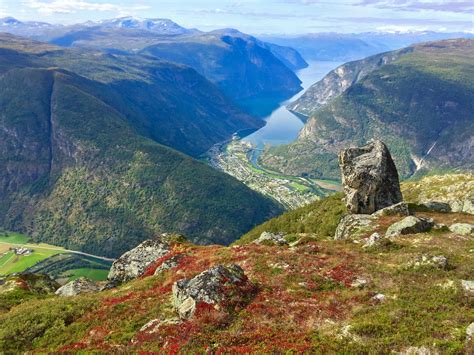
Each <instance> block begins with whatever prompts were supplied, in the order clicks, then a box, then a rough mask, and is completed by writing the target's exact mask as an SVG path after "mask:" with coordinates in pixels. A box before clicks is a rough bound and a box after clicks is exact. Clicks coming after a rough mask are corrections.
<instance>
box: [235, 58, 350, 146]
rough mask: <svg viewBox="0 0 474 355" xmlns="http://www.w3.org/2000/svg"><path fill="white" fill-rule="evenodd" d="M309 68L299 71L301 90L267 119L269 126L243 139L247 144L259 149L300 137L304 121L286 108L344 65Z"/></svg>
mask: <svg viewBox="0 0 474 355" xmlns="http://www.w3.org/2000/svg"><path fill="white" fill-rule="evenodd" d="M308 64H309V67H308V68H305V69H302V70H300V71H298V72H297V73H296V74H297V75H298V77H299V78H300V80H301V81H302V82H303V83H302V84H301V86H302V87H303V90H301V91H300V92H299V93H298V94H296V95H295V96H293V97H292V98H291V99H288V100H285V101H282V102H280V106H279V107H278V108H277V109H276V110H274V111H273V112H272V113H271V114H270V115H269V116H267V117H265V118H264V119H265V121H266V122H267V124H266V125H265V126H264V127H263V128H261V129H259V130H258V131H256V132H254V133H252V134H251V135H249V136H246V137H244V138H243V140H244V141H246V142H251V143H253V144H255V145H256V146H257V147H259V148H263V146H264V145H266V144H269V145H281V144H288V143H290V142H292V141H294V140H295V139H296V138H297V137H298V133H299V131H300V130H301V128H303V125H304V123H303V121H302V120H301V119H300V118H298V117H297V116H296V115H295V114H293V113H291V112H290V111H288V110H287V109H286V106H287V105H288V104H289V103H290V102H293V101H295V100H296V99H298V98H299V97H300V96H301V95H303V94H304V92H305V91H306V90H307V89H308V88H309V87H310V86H311V85H313V84H314V83H316V82H318V81H319V80H321V79H322V78H323V77H324V76H325V75H326V74H327V73H329V72H330V71H331V70H333V69H335V68H337V67H338V66H339V65H341V64H342V63H339V62H309V63H308Z"/></svg>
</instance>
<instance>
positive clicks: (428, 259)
mask: <svg viewBox="0 0 474 355" xmlns="http://www.w3.org/2000/svg"><path fill="white" fill-rule="evenodd" d="M409 267H413V268H415V269H417V268H420V267H433V268H437V269H442V270H446V269H447V267H448V259H447V258H446V257H445V256H443V255H437V256H429V255H422V256H419V257H418V258H416V259H415V260H414V261H413V262H411V263H410V264H409Z"/></svg>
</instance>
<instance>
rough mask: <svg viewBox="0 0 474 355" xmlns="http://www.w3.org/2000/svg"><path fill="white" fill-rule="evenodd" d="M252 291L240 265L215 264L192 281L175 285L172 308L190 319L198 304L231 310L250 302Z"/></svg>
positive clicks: (180, 281)
mask: <svg viewBox="0 0 474 355" xmlns="http://www.w3.org/2000/svg"><path fill="white" fill-rule="evenodd" d="M255 290H256V288H255V286H254V285H253V284H252V283H251V282H250V281H249V280H248V278H247V276H246V275H245V273H244V271H243V270H242V268H241V267H240V266H238V265H235V264H234V265H230V266H223V265H217V266H214V267H212V268H211V269H209V270H206V271H204V272H202V273H200V274H199V275H197V276H195V277H194V278H192V279H189V280H187V279H183V280H179V281H177V282H175V283H174V284H173V305H174V307H175V309H176V311H177V312H178V314H179V316H180V317H181V318H190V317H191V316H193V315H194V313H195V312H196V309H197V308H198V307H199V305H201V304H204V305H212V307H213V308H215V309H219V310H227V311H231V310H232V309H234V308H235V307H236V306H238V305H239V304H245V303H246V302H247V301H248V300H250V299H251V298H252V296H253V295H254V293H255Z"/></svg>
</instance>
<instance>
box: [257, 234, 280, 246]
mask: <svg viewBox="0 0 474 355" xmlns="http://www.w3.org/2000/svg"><path fill="white" fill-rule="evenodd" d="M284 236H285V235H284V234H283V233H270V232H263V233H262V234H260V237H259V238H258V239H256V240H255V241H254V243H255V244H266V243H270V244H276V245H288V242H287V241H286V240H285V238H284Z"/></svg>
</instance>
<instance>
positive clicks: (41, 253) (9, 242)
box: [0, 232, 108, 281]
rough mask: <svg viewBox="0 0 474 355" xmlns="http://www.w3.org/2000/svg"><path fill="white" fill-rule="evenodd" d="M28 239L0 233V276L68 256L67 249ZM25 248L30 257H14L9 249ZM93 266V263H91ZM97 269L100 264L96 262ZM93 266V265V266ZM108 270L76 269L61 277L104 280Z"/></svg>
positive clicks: (15, 234)
mask: <svg viewBox="0 0 474 355" xmlns="http://www.w3.org/2000/svg"><path fill="white" fill-rule="evenodd" d="M29 240H30V238H29V237H28V236H26V235H24V234H20V233H14V232H0V276H5V275H8V274H12V273H16V272H23V271H25V270H26V269H28V268H31V267H33V266H35V265H37V264H38V263H40V262H42V261H44V260H46V259H48V258H50V257H52V256H54V255H58V254H69V253H68V252H69V251H68V250H67V249H64V248H62V247H57V246H54V245H50V244H44V243H41V244H36V243H29ZM16 247H25V248H27V249H30V250H32V251H33V252H32V253H31V254H30V255H25V256H23V255H16V254H15V253H14V252H13V251H12V250H10V249H11V248H16ZM91 264H94V262H91ZM95 264H97V266H98V267H100V265H101V264H100V262H99V261H97V262H96V263H95ZM95 264H94V265H95ZM107 274H108V270H105V269H103V268H102V269H95V268H93V267H91V268H78V269H72V270H67V271H65V272H64V273H63V275H62V276H64V277H65V278H68V279H69V280H74V279H77V278H78V277H81V276H85V277H88V278H90V279H92V280H97V281H100V280H105V279H106V278H107Z"/></svg>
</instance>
